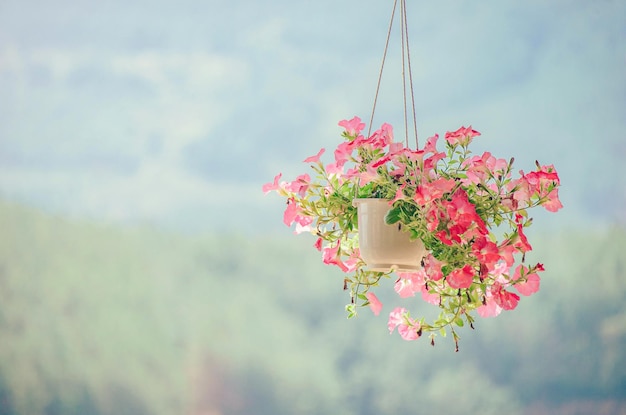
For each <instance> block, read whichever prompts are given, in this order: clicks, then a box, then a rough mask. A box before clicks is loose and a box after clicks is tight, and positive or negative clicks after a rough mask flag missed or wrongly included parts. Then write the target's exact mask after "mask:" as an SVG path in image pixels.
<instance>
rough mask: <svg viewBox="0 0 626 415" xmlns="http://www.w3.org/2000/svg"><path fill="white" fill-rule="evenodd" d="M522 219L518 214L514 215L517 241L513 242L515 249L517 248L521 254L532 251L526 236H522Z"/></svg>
mask: <svg viewBox="0 0 626 415" xmlns="http://www.w3.org/2000/svg"><path fill="white" fill-rule="evenodd" d="M523 219H524V217H523V216H522V215H520V214H519V213H516V214H515V223H516V224H517V236H518V240H517V241H516V242H515V247H516V248H518V249H519V250H520V251H521V252H528V251H532V249H533V247H532V246H530V243H528V239H527V238H526V235H524V225H523V224H522V220H523Z"/></svg>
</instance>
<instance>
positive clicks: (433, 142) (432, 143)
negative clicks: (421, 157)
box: [424, 134, 439, 154]
mask: <svg viewBox="0 0 626 415" xmlns="http://www.w3.org/2000/svg"><path fill="white" fill-rule="evenodd" d="M437 140H439V134H435V135H433V136H432V137H428V139H427V140H426V145H425V146H424V153H433V154H435V153H437Z"/></svg>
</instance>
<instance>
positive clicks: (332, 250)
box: [322, 242, 348, 272]
mask: <svg viewBox="0 0 626 415" xmlns="http://www.w3.org/2000/svg"><path fill="white" fill-rule="evenodd" d="M339 246H340V244H339V242H337V244H335V246H330V247H328V248H324V249H323V250H322V253H323V255H322V259H323V261H324V264H327V265H337V266H338V267H339V268H341V270H342V271H343V272H348V267H346V265H345V264H344V263H343V262H341V260H340V259H339Z"/></svg>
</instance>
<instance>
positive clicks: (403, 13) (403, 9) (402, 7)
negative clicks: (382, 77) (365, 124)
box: [400, 0, 409, 147]
mask: <svg viewBox="0 0 626 415" xmlns="http://www.w3.org/2000/svg"><path fill="white" fill-rule="evenodd" d="M405 25H406V4H405V0H400V42H401V48H400V49H401V53H402V103H403V104H404V145H405V146H406V147H408V146H409V122H408V119H409V117H408V111H407V108H406V70H405V65H406V43H405V41H406V39H405V30H404V26H405Z"/></svg>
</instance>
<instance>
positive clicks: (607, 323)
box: [0, 0, 626, 415]
mask: <svg viewBox="0 0 626 415" xmlns="http://www.w3.org/2000/svg"><path fill="white" fill-rule="evenodd" d="M407 3H408V5H407V6H408V22H409V34H410V47H411V62H412V68H413V78H414V90H415V97H416V104H417V119H418V130H419V136H420V138H421V139H422V140H423V139H425V138H426V137H428V136H430V135H432V134H435V133H439V134H442V133H444V132H445V131H447V130H455V129H457V128H458V127H459V126H461V125H469V124H471V125H472V126H473V127H474V128H475V129H477V130H479V131H480V132H481V133H482V136H481V137H479V138H478V139H477V140H476V142H475V143H476V148H475V151H476V152H482V151H484V150H489V151H491V152H492V153H493V154H494V155H496V156H498V157H502V158H509V157H511V156H514V157H515V160H516V162H515V163H516V166H517V167H518V168H519V169H524V170H525V171H528V170H531V169H533V168H534V163H535V160H539V161H540V162H541V163H542V164H550V163H553V164H554V165H555V166H556V168H557V170H558V171H559V174H560V176H561V181H562V189H561V192H560V196H561V200H562V202H563V204H564V205H565V207H564V209H563V210H562V211H560V212H558V213H557V214H548V213H544V212H537V214H536V215H535V226H533V228H531V231H530V233H529V237H530V238H531V242H532V243H533V247H534V251H533V260H537V261H539V262H543V263H544V264H545V266H546V268H547V271H546V272H545V274H544V275H545V276H544V277H543V280H542V289H541V290H540V292H539V293H538V294H536V295H535V296H533V297H530V298H524V299H523V301H522V302H521V303H520V306H519V307H518V309H517V310H516V311H514V312H511V313H505V314H503V315H501V316H499V317H498V318H496V319H486V320H481V321H479V322H478V324H476V330H475V331H471V330H466V331H463V332H461V333H460V334H461V350H460V352H459V353H454V347H453V344H452V343H453V342H452V341H451V339H438V341H437V345H436V347H434V348H433V347H431V346H430V345H429V344H428V342H427V341H421V342H411V343H407V342H403V341H402V340H400V339H399V338H398V336H395V335H394V336H389V335H388V332H387V328H386V322H385V318H384V317H383V316H382V315H381V316H379V317H375V316H373V315H372V314H371V313H369V310H363V312H361V313H360V315H359V317H358V318H357V319H353V320H349V321H348V320H346V318H345V317H346V314H345V312H344V310H343V307H344V305H345V303H346V302H347V301H348V298H347V294H346V293H345V292H343V291H342V289H341V288H342V275H341V273H340V272H339V271H338V270H336V269H333V268H331V267H328V266H324V265H323V264H321V261H320V258H319V253H318V252H317V251H315V250H314V249H313V248H312V247H311V245H312V244H313V242H314V240H313V238H312V237H307V235H301V236H298V237H297V238H296V237H295V236H293V235H292V233H293V231H292V230H290V229H288V228H286V227H284V225H283V224H282V210H283V203H284V202H283V201H282V200H279V198H278V197H275V195H267V196H264V195H263V194H262V192H261V185H262V184H263V183H265V182H269V181H271V180H272V179H273V177H274V175H275V174H276V173H278V172H282V173H283V174H284V175H285V176H287V177H289V176H291V177H293V176H295V174H297V173H300V172H301V170H302V168H303V167H304V165H302V163H301V160H303V159H304V158H305V157H307V156H310V155H313V154H315V153H317V151H318V150H319V148H320V147H333V146H334V145H335V144H336V143H337V140H339V139H340V137H339V133H340V131H341V130H340V128H339V127H338V126H337V122H338V121H339V120H341V119H346V118H351V117H353V116H355V115H359V116H361V117H362V118H363V119H364V120H366V121H367V120H368V119H369V114H370V111H371V109H372V104H373V99H374V93H375V88H376V80H377V77H378V71H379V69H380V64H381V59H382V52H383V48H384V43H385V38H386V35H387V29H388V24H389V18H390V16H391V10H392V5H393V1H392V0H368V1H362V0H361V1H357V0H341V1H330V0H318V1H315V2H313V1H293V0H292V1H286V0H272V1H268V2H261V1H253V0H233V1H230V2H222V1H220V2H218V1H214V0H203V1H200V0H182V1H178V2H171V1H161V0H156V1H144V0H138V1H134V2H126V1H121V0H108V1H107V0H104V1H92V0H84V1H74V0H71V1H70V0H59V1H56V2H44V1H41V0H0V232H1V235H2V236H0V414H1V415H8V414H46V415H52V414H87V415H90V414H92V415H93V414H137V415H143V414H146V415H147V414H190V415H201V414H202V415H209V414H210V415H231V414H272V415H279V414H295V413H297V414H336V415H342V414H346V415H347V414H361V415H369V414H432V413H437V414H469V413H480V414H502V413H507V414H520V415H523V414H524V415H525V414H564V415H572V414H599V415H609V414H620V415H621V414H626V351H625V350H626V301H625V298H626V297H625V295H624V282H625V281H626V167H625V165H626V164H625V163H624V158H625V157H626V133H625V131H626V24H625V22H626V3H625V2H623V1H618V0H614V1H611V0H596V1H582V0H580V1H577V0H554V1H550V2H547V1H542V0H529V1H526V2H515V1H509V0H505V1H496V0H485V1H482V2H470V1H463V0H449V1H439V2H427V1H417V0H411V1H409V2H407ZM394 29H395V30H394V32H393V34H392V38H391V45H390V50H389V55H388V57H387V62H386V65H385V72H384V76H383V80H382V87H381V92H380V96H379V99H378V107H377V111H376V117H375V120H374V124H376V125H379V124H381V123H382V122H390V123H392V124H394V125H395V126H396V134H397V135H398V136H400V135H402V134H403V131H402V128H401V126H402V90H401V85H402V84H401V77H400V73H401V72H400V38H399V31H398V30H399V29H398V24H397V20H396V25H395V26H394ZM419 301H420V300H418V299H411V301H409V302H408V303H407V304H412V307H413V308H416V307H417V308H418V309H419V307H427V306H426V305H422V304H420V303H419ZM387 311H388V310H387ZM383 314H384V313H383Z"/></svg>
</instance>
